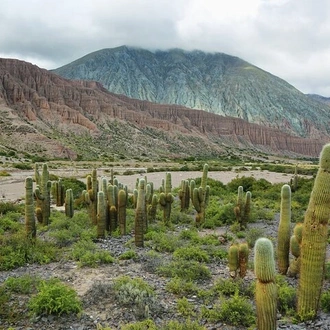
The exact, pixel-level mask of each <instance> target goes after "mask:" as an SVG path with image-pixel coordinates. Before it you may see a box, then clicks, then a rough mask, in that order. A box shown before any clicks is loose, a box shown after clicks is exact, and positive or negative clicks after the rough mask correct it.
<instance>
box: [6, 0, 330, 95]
mask: <svg viewBox="0 0 330 330" xmlns="http://www.w3.org/2000/svg"><path fill="white" fill-rule="evenodd" d="M122 45H127V46H135V47H141V48H145V49H149V50H158V49H159V50H167V49H171V48H182V49H185V50H188V51H189V50H196V49H198V50H202V51H205V52H220V53H226V54H228V55H233V56H238V57H240V58H241V59H243V60H245V61H247V62H250V63H251V64H253V65H255V66H257V67H259V68H261V69H263V70H265V71H268V72H270V73H272V74H273V75H275V76H278V77H280V78H282V79H284V80H286V81H287V82H288V83H290V84H291V85H293V86H294V87H296V88H297V89H298V90H300V91H301V92H303V93H311V94H319V95H323V96H326V97H330V1H329V0H1V1H0V57H4V58H17V59H20V60H24V61H27V62H31V63H33V64H36V65H38V66H39V67H41V68H45V69H55V68H58V67H60V66H62V65H65V64H68V63H70V62H72V61H74V60H76V59H78V58H80V57H82V56H84V55H86V54H88V53H91V52H93V51H97V50H100V49H103V48H114V47H118V46H122Z"/></svg>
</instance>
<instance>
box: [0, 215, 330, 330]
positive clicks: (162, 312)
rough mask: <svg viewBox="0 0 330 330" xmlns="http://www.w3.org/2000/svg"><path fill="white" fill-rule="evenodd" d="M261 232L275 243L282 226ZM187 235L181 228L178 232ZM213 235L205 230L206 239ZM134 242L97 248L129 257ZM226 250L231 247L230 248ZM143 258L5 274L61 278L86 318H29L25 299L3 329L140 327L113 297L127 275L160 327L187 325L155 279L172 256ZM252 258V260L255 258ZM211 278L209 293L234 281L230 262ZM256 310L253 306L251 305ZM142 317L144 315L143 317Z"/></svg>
mask: <svg viewBox="0 0 330 330" xmlns="http://www.w3.org/2000/svg"><path fill="white" fill-rule="evenodd" d="M251 226H256V227H260V228H262V230H263V231H264V233H265V235H266V236H269V237H274V236H276V235H277V222H276V221H274V222H273V223H258V224H251ZM179 230H182V228H179V227H177V228H176V231H179ZM224 230H225V228H218V229H217V230H215V231H211V233H213V234H216V235H218V236H219V238H220V239H221V237H222V234H223V232H224ZM206 233H210V232H209V231H206V230H202V231H201V232H200V234H201V235H204V234H206ZM131 240H132V236H131V235H127V236H125V237H122V238H109V239H103V240H99V241H98V245H99V246H100V247H101V248H103V249H105V250H108V251H111V253H112V254H113V255H114V256H115V257H117V256H119V255H120V254H122V253H123V252H124V251H127V250H128V249H130V247H128V246H129V245H130V244H129V242H130V241H131ZM226 244H227V245H226ZM228 244H229V243H225V244H224V245H223V246H220V247H219V248H226V247H227V246H228ZM135 251H136V252H137V255H138V258H137V259H136V260H122V261H116V262H115V263H113V264H111V265H106V266H99V267H97V268H79V267H78V266H77V264H76V263H75V262H71V261H65V260H62V261H60V262H57V263H51V264H48V265H43V266H40V265H27V266H25V267H20V268H18V269H15V270H12V271H6V272H4V271H3V272H0V283H1V282H3V281H4V280H5V279H6V278H8V277H11V276H15V277H16V276H21V275H24V274H29V275H32V276H38V277H42V278H51V277H57V278H59V279H60V280H61V281H64V282H66V283H68V284H69V285H70V286H72V287H73V288H74V289H75V290H76V291H77V293H78V295H79V297H80V298H81V300H82V301H83V312H82V314H81V315H79V316H76V315H71V316H67V315H62V316H53V315H50V316H48V315H43V316H38V317H35V318H31V317H29V316H28V310H27V309H26V307H24V306H25V305H24V300H25V299H27V298H26V297H24V296H22V300H21V302H20V305H19V306H18V308H20V314H21V315H22V317H20V318H19V319H18V321H16V322H14V323H12V324H9V323H6V322H3V321H0V329H8V328H9V327H12V329H16V330H23V329H28V330H37V329H38V330H39V329H62V330H64V329H74V330H87V329H90V330H92V329H93V330H94V329H97V325H103V326H110V327H111V328H112V329H119V328H120V324H125V323H129V322H134V321H138V320H140V318H141V311H140V310H138V309H137V308H135V307H134V306H133V307H127V308H126V307H125V308H123V307H122V306H120V305H119V304H118V303H117V302H116V299H114V296H113V291H112V283H113V280H114V279H115V278H116V277H118V276H120V275H127V276H130V277H132V278H135V277H140V278H142V279H143V280H145V281H147V282H148V283H149V284H150V285H151V286H152V287H153V288H154V290H155V292H156V299H155V301H154V304H153V305H152V306H150V309H149V316H150V317H151V318H152V319H153V320H154V321H155V323H156V324H162V323H163V322H164V321H168V320H171V319H176V320H183V319H184V318H183V317H182V316H181V315H180V314H178V312H177V310H176V300H177V299H178V297H177V296H175V295H173V294H171V293H169V292H167V291H166V290H165V286H166V283H167V282H168V281H169V279H168V278H165V277H160V276H158V275H157V274H156V273H155V268H156V267H157V266H158V265H159V264H160V263H164V262H166V260H167V259H169V258H170V255H169V254H168V255H167V254H162V258H161V259H152V258H150V257H148V251H150V247H145V248H135ZM250 258H252V259H253V253H251V255H250ZM208 267H209V268H210V270H211V273H212V279H211V281H205V282H201V283H200V285H201V286H203V287H205V288H208V287H209V286H210V284H211V282H212V281H214V280H215V279H218V278H229V277H230V274H229V271H228V268H227V263H226V260H218V261H216V262H213V263H210V264H208ZM254 280H255V277H254V274H253V272H252V270H249V271H248V273H247V276H246V277H245V278H244V281H246V283H249V282H251V281H254ZM289 281H290V284H292V285H294V286H297V280H296V279H290V280H289ZM189 302H191V303H192V304H193V306H194V310H195V311H196V312H198V311H199V310H200V308H201V304H202V303H201V301H199V299H198V298H197V297H196V296H194V295H191V296H189ZM251 304H254V302H253V300H251ZM142 314H143V312H142ZM278 318H279V321H278V329H296V330H303V329H330V315H328V314H325V313H323V312H320V313H319V314H318V317H317V318H316V320H314V321H312V322H308V323H301V324H293V323H292V322H291V321H289V320H287V319H284V318H282V316H281V315H280V314H279V315H278ZM205 326H206V328H207V329H223V330H234V329H247V328H245V327H237V326H236V327H233V326H229V325H226V324H224V323H221V322H219V323H213V324H212V323H205Z"/></svg>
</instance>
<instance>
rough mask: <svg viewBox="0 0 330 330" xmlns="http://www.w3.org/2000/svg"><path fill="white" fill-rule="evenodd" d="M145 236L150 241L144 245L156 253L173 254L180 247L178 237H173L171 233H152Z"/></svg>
mask: <svg viewBox="0 0 330 330" xmlns="http://www.w3.org/2000/svg"><path fill="white" fill-rule="evenodd" d="M148 234H149V235H148ZM145 236H147V238H149V239H151V240H150V241H148V242H147V244H146V245H147V246H149V247H152V248H153V249H154V250H155V251H158V252H173V251H175V250H176V249H177V248H178V247H180V246H181V245H182V242H181V241H180V240H178V237H177V236H176V235H173V233H162V232H161V233H158V232H153V231H152V232H149V233H147V234H146V235H145Z"/></svg>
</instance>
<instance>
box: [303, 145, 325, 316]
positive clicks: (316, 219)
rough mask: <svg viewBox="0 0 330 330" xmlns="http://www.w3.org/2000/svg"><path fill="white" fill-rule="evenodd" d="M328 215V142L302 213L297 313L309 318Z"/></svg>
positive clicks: (322, 258)
mask: <svg viewBox="0 0 330 330" xmlns="http://www.w3.org/2000/svg"><path fill="white" fill-rule="evenodd" d="M329 218H330V144H327V145H325V146H324V147H323V149H322V151H321V155H320V167H319V170H318V172H317V175H316V178H315V181H314V186H313V190H312V193H311V196H310V200H309V204H308V207H307V211H306V213H305V219H304V227H303V232H302V242H301V252H300V279H299V287H298V310H297V311H298V315H299V317H300V318H301V319H302V320H306V319H312V318H314V317H315V316H316V314H317V310H318V308H319V302H320V296H321V289H322V284H323V278H324V264H325V257H326V248H327V243H328V221H329Z"/></svg>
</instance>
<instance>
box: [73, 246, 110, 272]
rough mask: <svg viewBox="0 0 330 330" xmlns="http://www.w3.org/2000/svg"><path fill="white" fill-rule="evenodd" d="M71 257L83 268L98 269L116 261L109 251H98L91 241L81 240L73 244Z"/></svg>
mask: <svg viewBox="0 0 330 330" xmlns="http://www.w3.org/2000/svg"><path fill="white" fill-rule="evenodd" d="M71 256H72V258H73V259H74V260H76V261H78V264H79V266H81V267H87V266H88V267H97V266H98V265H99V264H109V263H113V262H114V261H115V259H114V257H113V256H112V255H111V254H110V252H109V251H105V250H100V249H98V247H97V245H96V244H95V243H94V242H92V241H91V240H81V241H78V242H76V243H74V244H73V246H72V251H71Z"/></svg>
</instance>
